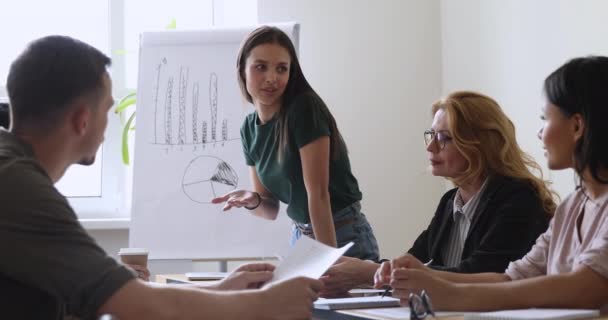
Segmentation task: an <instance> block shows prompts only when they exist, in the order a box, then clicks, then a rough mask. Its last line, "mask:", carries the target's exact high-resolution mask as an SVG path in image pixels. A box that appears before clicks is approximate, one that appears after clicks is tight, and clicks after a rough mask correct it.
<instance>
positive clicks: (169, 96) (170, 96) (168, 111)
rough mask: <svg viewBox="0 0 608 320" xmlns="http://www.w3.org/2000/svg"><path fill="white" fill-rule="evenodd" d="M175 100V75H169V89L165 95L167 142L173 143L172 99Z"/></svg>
mask: <svg viewBox="0 0 608 320" xmlns="http://www.w3.org/2000/svg"><path fill="white" fill-rule="evenodd" d="M172 100H173V77H169V80H168V81H167V91H166V95H165V143H166V144H171V138H172V137H171V132H172V130H173V128H172V114H171V111H172V108H171V101H172Z"/></svg>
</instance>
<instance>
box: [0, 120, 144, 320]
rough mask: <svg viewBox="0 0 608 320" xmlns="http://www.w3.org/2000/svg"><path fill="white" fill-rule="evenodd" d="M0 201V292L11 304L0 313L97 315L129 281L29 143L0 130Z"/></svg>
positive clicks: (128, 275)
mask: <svg viewBox="0 0 608 320" xmlns="http://www.w3.org/2000/svg"><path fill="white" fill-rule="evenodd" d="M0 204H1V206H2V207H1V209H0V296H2V297H4V298H3V300H5V301H3V302H4V303H7V301H9V302H10V303H11V305H10V308H9V309H8V310H4V309H3V310H2V311H0V312H3V313H6V312H8V313H11V312H12V311H15V310H20V311H19V313H20V314H21V316H20V317H16V318H15V319H17V318H19V319H21V318H27V317H28V316H25V315H26V314H28V315H31V317H32V318H39V319H54V318H63V315H64V313H65V312H69V313H70V314H71V315H74V316H77V317H79V318H82V319H96V318H97V315H96V314H97V311H98V310H99V308H100V307H101V306H102V305H103V303H104V302H106V300H107V299H108V298H110V297H111V296H112V295H113V294H114V293H115V292H116V291H118V290H119V289H120V288H121V287H122V286H123V285H125V284H126V283H127V282H128V281H130V280H132V279H134V274H133V273H132V272H131V271H130V270H128V269H127V268H125V267H124V266H122V265H120V264H118V263H117V262H116V261H114V260H113V259H112V258H111V257H109V256H108V255H107V254H106V253H105V252H104V251H103V249H101V248H100V247H99V245H97V243H96V242H95V240H93V238H91V237H90V236H89V235H88V234H87V232H86V231H85V230H84V229H83V228H82V226H81V225H80V223H79V222H78V219H77V217H76V214H75V213H74V211H73V210H72V208H71V207H70V205H69V203H68V202H67V200H66V198H65V197H64V196H62V195H61V194H60V193H59V191H57V189H56V188H55V186H53V182H52V181H51V179H50V178H49V176H48V175H47V173H46V171H44V169H43V168H42V167H41V166H40V164H39V163H38V161H37V160H36V158H35V157H34V153H33V150H32V148H31V147H30V146H29V145H27V144H25V143H24V142H22V141H21V140H19V139H18V138H17V137H15V136H14V135H13V134H11V133H9V132H6V131H4V130H2V129H0ZM3 305H4V306H6V304H3ZM43 306H44V307H43ZM5 309H6V308H5ZM11 310H12V311H11ZM66 310H67V311H66ZM51 312H52V313H53V314H51ZM34 314H38V315H40V316H34ZM4 315H6V314H4ZM6 316H7V317H8V318H10V316H8V315H6Z"/></svg>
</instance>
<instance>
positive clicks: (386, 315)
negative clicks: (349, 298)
mask: <svg viewBox="0 0 608 320" xmlns="http://www.w3.org/2000/svg"><path fill="white" fill-rule="evenodd" d="M338 312H340V313H344V314H349V315H356V316H363V317H369V318H370V319H391V320H409V319H410V308H406V307H397V308H373V309H364V310H343V311H338ZM463 314H464V312H435V315H436V316H437V317H450V316H462V315H463Z"/></svg>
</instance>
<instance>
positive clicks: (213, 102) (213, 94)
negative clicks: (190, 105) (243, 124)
mask: <svg viewBox="0 0 608 320" xmlns="http://www.w3.org/2000/svg"><path fill="white" fill-rule="evenodd" d="M209 108H210V111H211V140H213V142H216V141H217V139H216V134H217V131H216V130H217V75H216V74H215V73H211V75H209Z"/></svg>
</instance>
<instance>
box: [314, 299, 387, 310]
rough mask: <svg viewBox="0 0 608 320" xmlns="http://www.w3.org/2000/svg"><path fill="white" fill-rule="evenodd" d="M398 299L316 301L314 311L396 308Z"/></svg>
mask: <svg viewBox="0 0 608 320" xmlns="http://www.w3.org/2000/svg"><path fill="white" fill-rule="evenodd" d="M398 306H399V299H395V298H391V297H381V296H371V297H351V298H337V299H323V298H321V299H318V300H317V301H315V302H314V307H315V308H316V309H327V310H341V309H358V308H378V307H398Z"/></svg>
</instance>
